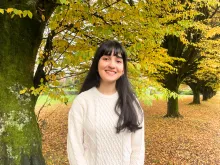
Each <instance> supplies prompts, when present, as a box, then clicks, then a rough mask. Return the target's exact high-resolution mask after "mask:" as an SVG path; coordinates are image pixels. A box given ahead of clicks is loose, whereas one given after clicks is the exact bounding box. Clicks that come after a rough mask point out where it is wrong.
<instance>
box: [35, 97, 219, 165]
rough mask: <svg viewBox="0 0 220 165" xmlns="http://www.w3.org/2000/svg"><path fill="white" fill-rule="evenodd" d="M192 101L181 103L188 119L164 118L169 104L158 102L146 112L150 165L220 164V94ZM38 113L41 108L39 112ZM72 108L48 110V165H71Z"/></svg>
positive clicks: (43, 122)
mask: <svg viewBox="0 0 220 165" xmlns="http://www.w3.org/2000/svg"><path fill="white" fill-rule="evenodd" d="M191 101H192V97H191V96H188V97H183V98H181V99H180V100H179V107H180V113H181V114H182V115H183V116H184V118H180V119H173V118H163V115H165V114H166V102H165V101H154V102H153V106H151V107H149V106H146V105H143V109H144V110H145V139H146V159H145V164H147V165H165V164H166V165H169V164H170V165H171V164H172V165H180V164H183V165H185V164H220V93H219V94H218V95H217V96H215V97H214V98H212V99H211V100H209V101H206V102H201V105H190V104H189V103H190V102H191ZM36 109H37V108H36ZM69 109H70V105H68V106H65V105H59V106H58V107H57V106H51V107H49V108H45V109H44V110H43V111H42V113H41V115H40V119H41V121H40V122H39V123H40V127H41V129H42V134H43V154H44V157H45V159H46V161H47V164H48V165H68V160H67V155H66V134H67V115H68V111H69Z"/></svg>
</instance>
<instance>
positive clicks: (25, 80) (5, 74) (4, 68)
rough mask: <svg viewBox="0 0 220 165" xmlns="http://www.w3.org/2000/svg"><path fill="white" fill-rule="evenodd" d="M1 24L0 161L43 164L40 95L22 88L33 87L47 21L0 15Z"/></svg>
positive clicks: (4, 163) (13, 164)
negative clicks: (37, 108) (37, 105)
mask: <svg viewBox="0 0 220 165" xmlns="http://www.w3.org/2000/svg"><path fill="white" fill-rule="evenodd" d="M33 2H34V1H33ZM1 3H5V7H6V8H7V5H9V3H8V2H6V1H4V0H3V1H2V2H1ZM11 3H14V1H13V2H11ZM18 6H19V5H18ZM21 6H22V5H21ZM51 9H52V8H51ZM27 10H28V9H27ZM51 11H52V10H51ZM0 25H1V26H0V34H1V39H0V91H1V92H0V164H1V165H44V164H45V161H44V158H43V156H42V149H41V133H40V130H39V127H38V123H37V120H36V116H35V113H34V107H35V103H36V99H37V97H35V96H33V95H31V94H30V92H25V93H22V92H20V91H21V90H23V89H25V88H30V87H32V86H34V84H33V75H34V66H35V59H36V55H37V50H38V48H39V45H40V42H41V39H42V34H43V30H44V27H45V22H44V23H42V22H41V21H39V20H37V19H35V18H32V19H29V18H19V16H15V17H14V18H13V19H12V18H11V16H10V15H9V14H0Z"/></svg>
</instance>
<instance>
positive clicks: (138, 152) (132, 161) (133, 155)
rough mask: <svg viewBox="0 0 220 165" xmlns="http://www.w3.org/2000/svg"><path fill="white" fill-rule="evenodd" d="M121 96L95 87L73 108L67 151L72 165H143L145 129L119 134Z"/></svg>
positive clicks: (82, 94) (84, 94)
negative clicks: (103, 92) (118, 104)
mask: <svg viewBox="0 0 220 165" xmlns="http://www.w3.org/2000/svg"><path fill="white" fill-rule="evenodd" d="M117 99H118V93H117V92H116V93H115V94H113V95H104V94H102V93H100V92H99V91H98V90H97V88H95V87H93V88H91V89H90V90H88V91H85V92H82V93H81V94H79V95H78V96H77V97H76V98H75V100H74V102H73V105H72V107H71V109H70V112H69V119H68V136H67V152H68V159H69V163H70V165H143V164H144V155H145V144H144V121H142V124H141V126H142V129H140V130H137V131H136V132H135V133H131V132H129V131H128V130H126V131H122V132H120V133H119V134H116V124H117V121H118V115H117V114H116V113H115V110H114V107H115V104H116V101H117Z"/></svg>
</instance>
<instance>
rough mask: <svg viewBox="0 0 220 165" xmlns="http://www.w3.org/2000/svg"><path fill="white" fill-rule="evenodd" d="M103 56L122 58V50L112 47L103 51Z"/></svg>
mask: <svg viewBox="0 0 220 165" xmlns="http://www.w3.org/2000/svg"><path fill="white" fill-rule="evenodd" d="M103 55H105V56H116V57H119V58H122V52H121V51H118V50H115V49H112V50H111V51H110V50H109V51H107V52H104V54H103Z"/></svg>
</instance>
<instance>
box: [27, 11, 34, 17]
mask: <svg viewBox="0 0 220 165" xmlns="http://www.w3.org/2000/svg"><path fill="white" fill-rule="evenodd" d="M27 14H28V17H29V18H32V17H33V14H32V13H31V12H30V11H29V10H28V13H27Z"/></svg>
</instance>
